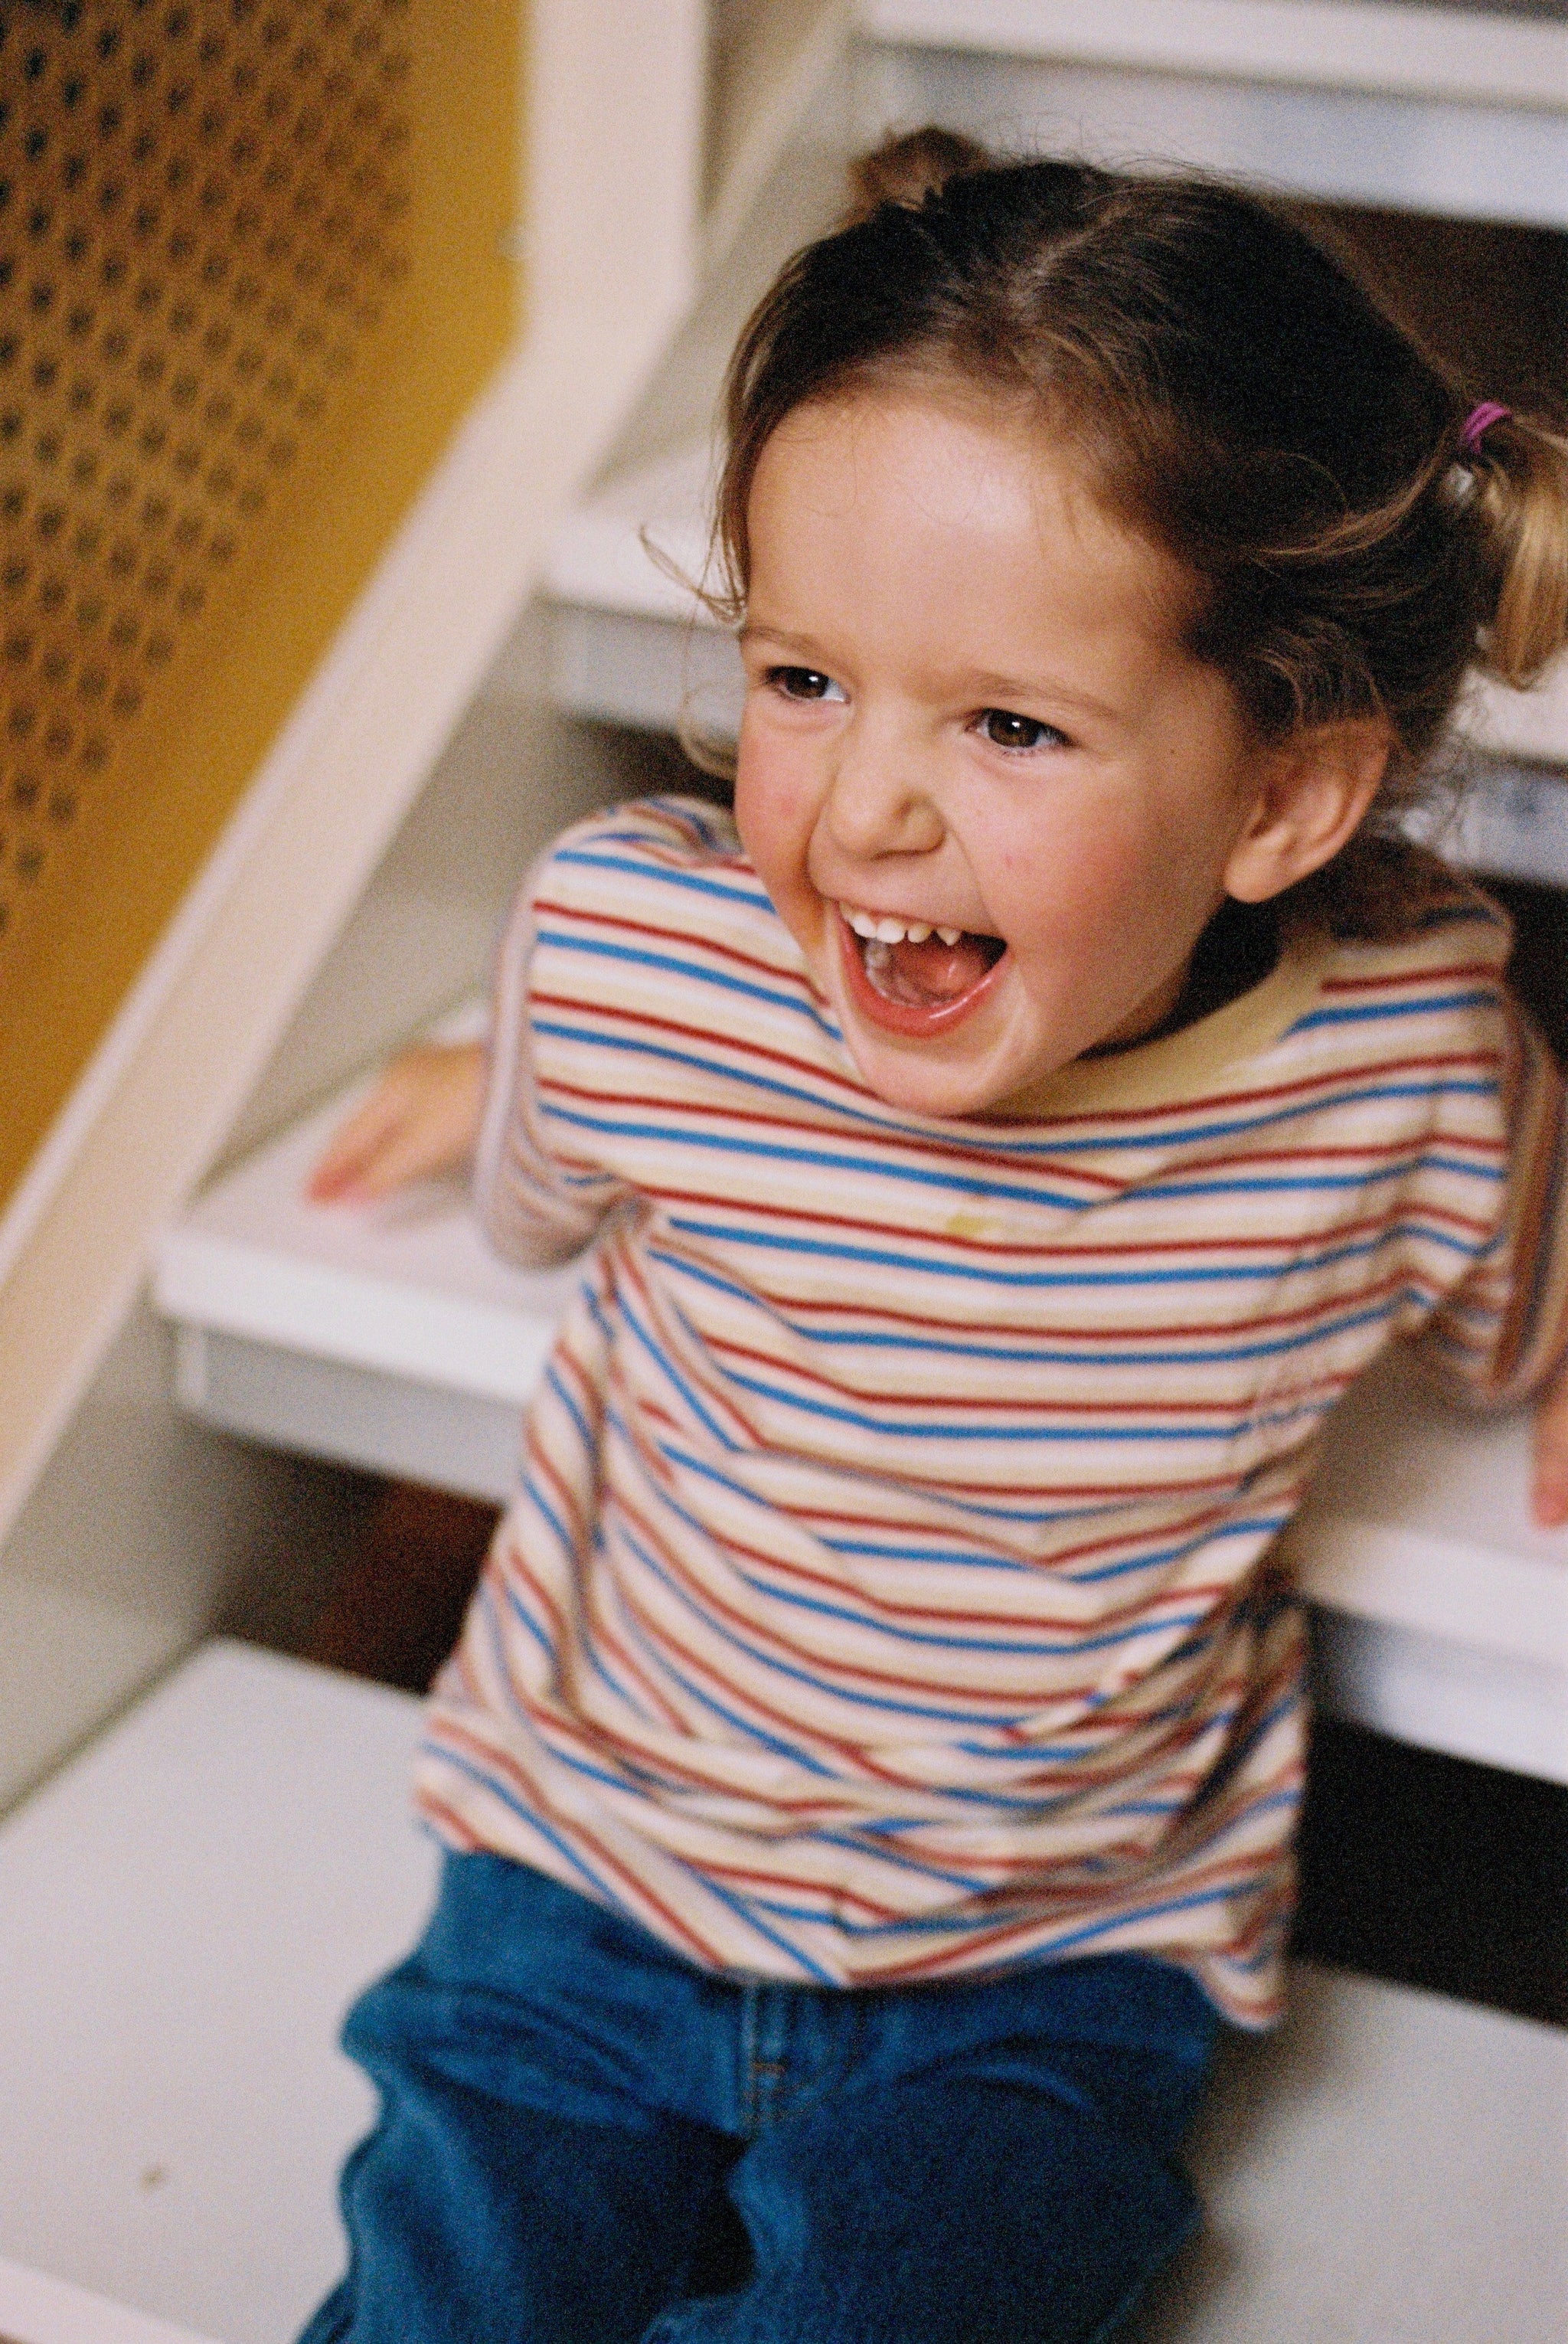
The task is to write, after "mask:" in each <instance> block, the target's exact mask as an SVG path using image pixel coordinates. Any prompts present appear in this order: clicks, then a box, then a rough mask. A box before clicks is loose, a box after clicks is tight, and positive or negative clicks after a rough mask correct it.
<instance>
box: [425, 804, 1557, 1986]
mask: <svg viewBox="0 0 1568 2344" xmlns="http://www.w3.org/2000/svg"><path fill="white" fill-rule="evenodd" d="M1507 944H1508V938H1507V931H1506V927H1505V925H1504V924H1503V921H1502V920H1501V919H1500V917H1499V916H1498V915H1497V914H1495V913H1493V911H1492V909H1491V908H1490V906H1488V905H1487V904H1485V903H1484V902H1483V900H1482V899H1480V898H1478V897H1476V896H1474V895H1473V894H1469V893H1468V892H1462V891H1460V890H1458V889H1457V888H1456V892H1455V895H1454V899H1453V901H1452V904H1445V905H1440V906H1439V907H1438V909H1437V910H1436V911H1434V912H1433V913H1432V914H1431V915H1430V917H1429V918H1428V921H1427V923H1426V924H1425V926H1424V927H1423V929H1422V932H1421V934H1420V935H1416V936H1415V937H1413V938H1412V939H1407V940H1403V941H1401V942H1400V943H1397V944H1392V945H1389V944H1382V945H1373V944H1367V943H1360V942H1356V943H1350V942H1335V941H1333V940H1332V939H1327V938H1322V939H1318V938H1312V939H1306V938H1303V939H1300V940H1298V941H1295V942H1293V943H1291V944H1289V945H1287V946H1286V947H1285V949H1284V951H1283V952H1282V955H1281V958H1280V961H1279V963H1278V965H1276V967H1275V968H1274V970H1273V971H1272V973H1271V975H1269V976H1268V977H1266V978H1265V979H1264V980H1263V981H1262V982H1261V984H1259V985H1255V986H1254V987H1253V988H1252V990H1251V992H1249V993H1247V994H1245V995H1242V996H1241V998H1239V999H1237V1000H1234V1001H1231V1003H1230V1004H1229V1005H1226V1006H1225V1007H1223V1008H1221V1009H1219V1010H1217V1011H1215V1012H1214V1013H1213V1014H1212V1015H1210V1016H1208V1017H1205V1018H1203V1019H1201V1021H1200V1022H1199V1023H1197V1024H1196V1025H1191V1026H1189V1027H1188V1028H1186V1029H1185V1030H1184V1031H1182V1032H1180V1033H1177V1034H1174V1035H1170V1036H1165V1037H1163V1038H1161V1039H1156V1040H1153V1041H1151V1042H1148V1043H1145V1044H1143V1045H1141V1046H1136V1047H1133V1048H1131V1049H1128V1050H1125V1051H1122V1052H1121V1053H1119V1054H1117V1055H1114V1056H1104V1057H1101V1058H1097V1059H1091V1060H1080V1061H1078V1062H1076V1063H1075V1064H1074V1065H1072V1066H1069V1067H1067V1068H1066V1069H1064V1070H1063V1072H1062V1073H1061V1074H1060V1075H1059V1076H1056V1077H1055V1078H1054V1079H1053V1081H1052V1083H1051V1085H1050V1086H1049V1089H1048V1091H1047V1092H1046V1094H1045V1095H1044V1096H1043V1098H1042V1101H1041V1104H1040V1112H1039V1114H1038V1115H1037V1116H1036V1117H1035V1118H1034V1119H1031V1120H1030V1121H1028V1122H1019V1121H1003V1120H996V1121H986V1120H983V1119H964V1120H961V1121H960V1120H953V1121H950V1120H940V1119H936V1118H930V1117H922V1116H918V1115H911V1114H907V1113H904V1112H902V1111H901V1110H900V1109H897V1108H893V1107H890V1106H886V1105H885V1104H884V1103H883V1102H882V1101H881V1100H880V1099H879V1098H878V1097H877V1096H875V1094H874V1093H872V1092H871V1091H869V1089H868V1088H867V1086H866V1085H865V1084H864V1083H863V1082H862V1080H861V1079H860V1077H859V1075H858V1074H857V1072H856V1070H855V1066H854V1065H853V1062H852V1060H851V1059H850V1057H849V1053H848V1052H847V1050H846V1048H845V1046H844V1044H843V1041H842V1039H841V1037H840V1035H839V1030H838V1028H837V1025H836V1024H835V1022H834V1019H833V1017H832V1015H831V1013H830V1010H829V1005H828V1004H827V1003H826V1001H825V1000H824V999H823V997H822V995H820V994H819V992H818V991H817V990H816V989H815V987H814V986H813V985H812V983H811V981H810V978H809V975H807V973H806V970H805V967H804V965H803V964H802V961H801V957H800V955H799V950H798V948H797V946H796V945H795V943H794V942H793V940H792V938H791V937H790V935H789V931H788V930H787V929H786V928H785V926H784V925H783V924H782V922H781V921H780V920H779V918H778V917H777V915H776V914H775V913H774V912H773V910H772V907H771V905H770V904H769V900H768V897H767V895H766V894H765V893H764V892H763V889H762V887H761V885H760V884H759V881H758V879H757V877H756V874H755V873H754V872H753V871H752V869H751V867H750V865H749V863H748V862H747V860H746V858H745V856H744V854H742V852H741V850H740V848H739V843H738V841H737V839H736V836H735V834H734V831H733V829H732V827H731V826H730V825H729V822H728V820H727V819H726V818H725V817H724V816H723V815H720V814H716V813H712V812H711V811H710V810H709V809H707V808H705V807H702V806H699V805H697V804H695V803H688V802H685V801H663V802H658V803H645V804H640V805H633V806H628V807H623V808H621V809H619V810H618V811H617V812H615V813H609V814H605V815H601V816H599V817H597V818H595V819H594V820H592V821H590V822H588V823H584V824H582V825H581V826H579V827H578V829H576V830H574V831H572V832H570V833H569V834H568V835H567V836H566V838H564V839H563V840H562V841H561V842H560V844H558V846H557V847H556V848H555V849H554V851H553V852H552V853H551V854H549V855H548V858H547V859H546V860H545V862H544V863H543V864H542V865H541V866H540V867H539V868H538V870H537V872H536V873H535V874H534V877H533V880H532V882H531V883H530V885H529V887H528V890H526V891H525V895H524V899H523V900H522V902H521V903H520V904H519V906H518V912H517V914H516V916H515V918H514V920H513V923H512V924H511V927H510V930H509V932H508V937H507V940H506V942H505V944H504V945H503V949H502V953H501V957H500V965H499V982H498V1005H497V1023H496V1028H495V1036H494V1042H493V1056H494V1063H493V1072H492V1078H491V1085H490V1095H489V1099H488V1103H487V1112H486V1119H485V1127H484V1133H483V1138H482V1144H481V1152H480V1166H479V1177H478V1194H479V1201H480V1206H481V1209H482V1212H483V1216H484V1218H485V1221H486V1224H487V1228H488V1229H489V1231H490V1233H491V1235H492V1237H493V1238H494V1240H495V1242H496V1243H497V1245H498V1247H499V1248H500V1249H501V1251H502V1252H503V1253H505V1254H507V1255H508V1257H510V1258H512V1259H514V1260H518V1261H522V1262H528V1263H540V1262H545V1261H552V1260H558V1259H559V1258H563V1257H564V1256H566V1255H568V1254H570V1253H573V1252H575V1251H577V1250H578V1248H581V1247H582V1246H584V1245H585V1244H587V1243H588V1240H589V1239H590V1238H591V1239H593V1240H594V1242H593V1244H592V1248H591V1250H590V1251H589V1252H588V1255H587V1258H586V1260H585V1264H584V1272H583V1278H582V1282H581V1287H580V1289H579V1292H578V1299H577V1301H576V1303H575V1305H574V1307H573V1308H571V1309H570V1310H569V1312H568V1317H567V1318H566V1321H565V1324H564V1326H563V1328H562V1329H561V1332H560V1336H559V1339H558V1343H557V1346H556V1349H555V1352H554V1356H553V1358H552V1360H551V1362H550V1365H549V1368H548V1372H547V1374H546V1376H545V1378H544V1380H543V1383H542V1385H541V1388H540V1390H539V1392H538V1397H537V1399H536V1400H535V1402H534V1404H533V1406H532V1408H531V1409H530V1412H529V1415H528V1423H527V1432H526V1456H525V1465H524V1474H523V1480H522V1485H521V1490H520V1492H519V1494H518V1498H517V1500H516V1501H515V1503H514V1504H513V1505H512V1506H511V1508H510V1509H509V1510H508V1513H507V1515H506V1517H505V1519H504V1521H503V1522H502V1524H501V1526H500V1528H499V1530H498V1533H497V1536H496V1541H495V1544H494V1547H493V1550H492V1551H491V1554H490V1557H489V1560H488V1562H487V1566H486V1570H485V1573H484V1577H483V1580H482V1581H481V1584H480V1587H479V1590H478V1592H477V1596H476V1598H475V1601H474V1603H473V1606H472V1609H471V1611H470V1613H469V1617H468V1621H467V1626H466V1628H465V1631H464V1633H463V1637H462V1640H461V1642H460V1643H459V1645H458V1648H457V1652H456V1653H455V1655H454V1656H453V1659H452V1660H451V1662H449V1663H448V1664H447V1669H446V1670H445V1672H444V1673H443V1674H442V1676H441V1678H440V1679H439V1681H438V1683H437V1690H436V1694H435V1697H434V1701H433V1703H432V1708H431V1713H430V1718H429V1732H428V1739H427V1745H426V1749H425V1752H424V1753H423V1755H422V1757H421V1761H420V1764H419V1773H418V1793H417V1794H418V1799H419V1803H420V1806H421V1808H422V1811H423V1813H424V1814H425V1815H426V1816H427V1818H428V1819H429V1820H430V1822H431V1823H432V1824H434V1825H435V1827H436V1828H437V1831H438V1832H439V1833H440V1834H442V1835H443V1836H444V1837H445V1838H446V1839H447V1841H448V1842H449V1843H450V1844H453V1845H455V1846H456V1847H457V1848H460V1849H472V1848H485V1849H490V1850H495V1851H498V1852H499V1853H501V1854H506V1855H508V1856H511V1857H514V1858H517V1859H518V1860H520V1861H522V1862H524V1863H527V1864H532V1865H535V1866H537V1867H538V1868H539V1869H541V1870H543V1871H545V1872H547V1873H549V1874H554V1875H555V1876H556V1877H557V1878H558V1879H559V1880H562V1881H564V1882H566V1883H567V1884H569V1885H570V1886H572V1887H574V1888H577V1889H579V1890H581V1891H583V1892H585V1893H586V1894H588V1895H589V1896H593V1897H597V1898H598V1899H601V1900H602V1901H603V1902H604V1903H606V1904H610V1905H613V1906H615V1907H617V1908H618V1909H619V1910H621V1911H622V1912H624V1913H626V1914H628V1915H630V1916H632V1917H633V1918H634V1919H635V1920H637V1921H638V1922H639V1923H641V1924H643V1925H645V1926H646V1927H647V1928H648V1929H650V1930H652V1931H653V1932H654V1933H655V1934H656V1935H658V1936H659V1937H661V1938H662V1939H664V1940H666V1941H667V1942H668V1944H669V1945H673V1946H675V1947H677V1948H678V1949H679V1950H680V1951H681V1952H682V1953H683V1954H685V1955H689V1956H690V1957H691V1958H692V1959H694V1960H696V1961H698V1962H699V1963H702V1964H707V1965H713V1966H715V1967H719V1968H722V1969H725V1970H729V1971H734V1972H740V1973H749V1974H752V1975H767V1976H771V1977H779V1978H788V1979H796V1980H802V1981H818V1982H822V1983H829V1984H834V1985H878V1984H880V1985H888V1984H896V1983H909V1982H915V1981H919V1980H922V1979H933V1978H941V1977H951V1976H953V1975H957V1974H960V1973H964V1972H968V1973H971V1974H974V1973H978V1972H980V1971H981V1970H984V1969H987V1968H994V1967H997V1966H999V1965H1014V1964H1018V1963H1020V1962H1025V1961H1030V1960H1034V1959H1040V1958H1049V1957H1063V1956H1067V1955H1081V1954H1084V1953H1089V1952H1096V1951H1102V1950H1111V1949H1121V1950H1126V1949H1141V1950H1143V1951H1146V1952H1151V1953H1156V1954H1160V1955H1165V1956H1166V1957H1168V1958H1171V1959H1172V1960H1175V1961H1178V1962H1181V1963H1182V1964H1185V1965H1188V1966H1189V1967H1190V1968H1191V1970H1192V1971H1193V1973H1194V1974H1195V1975H1197V1976H1198V1977H1199V1978H1200V1980H1201V1982H1202V1983H1203V1985H1205V1986H1206V1987H1207V1989H1208V1990H1209V1992H1210V1993H1211V1995H1212V1996H1213V1997H1214V1999H1215V2000H1216V2001H1217V2002H1218V2003H1219V2004H1220V2006H1221V2007H1222V2008H1223V2009H1224V2010H1225V2011H1226V2012H1228V2013H1229V2014H1230V2015H1231V2016H1233V2017H1235V2018H1237V2019H1240V2020H1241V2021H1243V2022H1250V2023H1261V2022H1263V2021H1266V2020H1267V2019H1268V2018H1269V2017H1271V2016H1272V2014H1273V2013H1274V2011H1275V2009H1276V2006H1277V2002H1278V1996H1279V1991H1280V1954H1281V1945H1282V1934H1283V1928H1284V1924H1285V1921H1286V1919H1287V1916H1288V1912H1289V1906H1290V1899H1291V1886H1292V1867H1291V1854H1290V1849H1291V1837H1292V1820H1293V1817H1294V1814H1295V1810H1296V1806H1297V1802H1298V1798H1299V1794H1300V1790H1301V1781H1302V1739H1303V1733H1302V1728H1303V1717H1302V1622H1301V1618H1300V1614H1299V1611H1298V1608H1297V1607H1296V1605H1295V1604H1294V1603H1293V1602H1292V1600H1291V1596H1290V1592H1289V1590H1288V1588H1287V1587H1286V1586H1285V1585H1284V1584H1283V1583H1282V1577H1281V1574H1280V1571H1279V1569H1278V1567H1277V1566H1276V1565H1275V1564H1274V1562H1273V1561H1271V1548H1272V1545H1273V1541H1274V1540H1275V1537H1276V1534H1277V1533H1278V1531H1279V1530H1280V1528H1281V1526H1282V1524H1283V1523H1284V1522H1285V1521H1286V1520H1287V1519H1288V1517H1289V1515H1290V1514H1291V1512H1292V1509H1293V1508H1294V1506H1295V1505H1296V1502H1297V1500H1298V1499H1299V1498H1300V1496H1301V1493H1302V1487H1303V1484H1304V1482H1305V1480H1306V1479H1307V1476H1308V1472H1309V1470H1310V1468H1311V1464H1312V1450H1313V1443H1314V1440H1315V1436H1316V1435H1317V1433H1318V1431H1319V1430H1320V1428H1321V1426H1322V1421H1323V1418H1324V1416H1325V1414H1326V1412H1327V1410H1328V1409H1330V1408H1331V1407H1332V1404H1333V1402H1334V1400H1335V1399H1336V1398H1337V1397H1338V1396H1339V1394H1340V1393H1342V1391H1343V1390H1344V1389H1345V1387H1346V1386H1347V1385H1348V1384H1349V1383H1350V1382H1351V1381H1352V1379H1353V1378H1355V1377H1356V1376H1357V1375H1359V1374H1360V1373H1361V1371H1362V1369H1364V1368H1365V1367H1366V1366H1367V1364H1368V1362H1369V1361H1370V1360H1371V1359H1372V1358H1373V1356H1374V1355H1375V1354H1376V1353H1377V1352H1378V1351H1379V1350H1380V1349H1382V1347H1383V1346H1384V1345H1385V1344H1386V1343H1387V1342H1388V1341H1389V1340H1390V1339H1391V1338H1392V1337H1395V1336H1404V1337H1412V1336H1415V1335H1417V1334H1418V1333H1419V1334H1421V1335H1422V1338H1423V1341H1424V1344H1425V1346H1426V1348H1427V1349H1428V1350H1429V1352H1430V1353H1431V1354H1432V1355H1433V1356H1434V1357H1435V1358H1436V1359H1439V1360H1441V1362H1442V1364H1443V1365H1444V1366H1445V1367H1446V1369H1448V1370H1449V1371H1450V1372H1451V1374H1452V1377H1453V1378H1454V1379H1456V1380H1457V1381H1458V1382H1459V1383H1460V1384H1461V1385H1462V1386H1463V1387H1467V1388H1468V1389H1470V1390H1471V1391H1472V1392H1473V1394H1475V1395H1476V1396H1477V1397H1479V1398H1480V1399H1483V1400H1488V1401H1490V1400H1500V1399H1508V1398H1512V1397H1513V1396H1515V1395H1517V1394H1520V1393H1522V1392H1523V1391H1524V1390H1525V1389H1527V1388H1528V1387H1529V1385H1530V1384H1531V1383H1532V1381H1533V1380H1534V1379H1538V1377H1539V1376H1540V1374H1541V1373H1542V1372H1543V1369H1545V1367H1546V1366H1547V1365H1548V1364H1549V1363H1550V1360H1551V1359H1552V1357H1553V1354H1554V1352H1555V1350H1556V1349H1557V1347H1558V1342H1559V1333H1560V1329H1561V1328H1562V1326H1563V1318H1564V1288H1565V1284H1568V1243H1565V1242H1564V1239H1565V1236H1568V1232H1565V1231H1564V1228H1563V1219H1564V1215H1563V1207H1562V1193H1563V1113H1562V1101H1561V1091H1560V1086H1559V1083H1558V1080H1557V1076H1556V1075H1555V1072H1554V1071H1553V1067H1552V1065H1551V1062H1550V1060H1549V1059H1548V1057H1547V1056H1546V1055H1545V1053H1544V1051H1543V1048H1542V1046H1541V1045H1540V1043H1539V1042H1538V1041H1537V1040H1536V1039H1535V1037H1534V1036H1533V1034H1532V1032H1531V1031H1530V1029H1529V1028H1528V1027H1527V1026H1526V1025H1524V1024H1523V1021H1522V1020H1521V1018H1520V1017H1519V1015H1518V1014H1517V1012H1516V1011H1515V1010H1514V1009H1513V1006H1512V1005H1511V1003H1510V1001H1509V998H1508V996H1507V995H1506V993H1505V992H1504V990H1503V985H1502V982H1501V976H1500V971H1501V967H1502V965H1503V960H1504V958H1505V955H1506V952H1507Z"/></svg>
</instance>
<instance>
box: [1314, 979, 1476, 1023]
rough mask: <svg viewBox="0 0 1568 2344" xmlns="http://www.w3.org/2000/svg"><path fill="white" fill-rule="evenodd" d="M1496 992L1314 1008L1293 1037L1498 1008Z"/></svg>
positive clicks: (1474, 987) (1434, 995) (1471, 989)
mask: <svg viewBox="0 0 1568 2344" xmlns="http://www.w3.org/2000/svg"><path fill="white" fill-rule="evenodd" d="M1497 1006H1498V999H1497V993H1496V989H1495V987H1493V986H1490V985H1472V986H1470V987H1469V988H1468V989H1467V990H1466V991H1465V992H1463V993H1429V994H1427V995H1425V996H1424V998H1422V999H1420V1000H1415V1001H1412V1000H1411V999H1410V998H1409V997H1408V996H1406V997H1404V998H1402V999H1399V1000H1391V1001H1368V1002H1361V1003H1357V1004H1356V1005H1354V1006H1353V1007H1347V1008H1343V1009H1312V1010H1309V1011H1308V1013H1307V1015H1305V1016H1304V1017H1298V1018H1297V1020H1296V1022H1295V1024H1294V1025H1292V1027H1291V1029H1290V1030H1291V1032H1292V1034H1305V1033H1307V1032H1309V1031H1310V1030H1311V1028H1312V1026H1314V1025H1365V1024H1366V1023H1367V1022H1368V1021H1369V1020H1371V1019H1372V1018H1381V1017H1428V1016H1430V1015H1432V1012H1433V1011H1434V1010H1442V1009H1495V1008H1496V1007H1497Z"/></svg>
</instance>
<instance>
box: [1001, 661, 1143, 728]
mask: <svg viewBox="0 0 1568 2344" xmlns="http://www.w3.org/2000/svg"><path fill="white" fill-rule="evenodd" d="M971 681H972V688H973V690H974V691H975V692H983V693H985V694H987V695H989V696H988V699H987V703H986V704H987V706H988V707H1001V708H1008V707H1010V706H1011V705H1012V703H1013V702H1014V701H1016V700H1050V701H1055V702H1057V703H1058V705H1059V706H1061V707H1064V708H1078V709H1081V710H1082V712H1083V713H1084V714H1085V715H1086V716H1102V717H1104V719H1105V720H1106V722H1107V723H1111V724H1119V723H1121V722H1122V712H1121V709H1119V708H1113V707H1112V706H1111V702H1109V701H1108V700H1097V699H1096V698H1095V696H1094V694H1093V692H1075V691H1074V690H1073V689H1072V687H1071V685H1070V684H1066V683H1058V682H1053V681H1052V679H1051V678H1050V676H1043V675H1037V676H1019V675H991V674H989V673H986V674H980V675H977V676H975V677H974V678H972V680H971Z"/></svg>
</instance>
